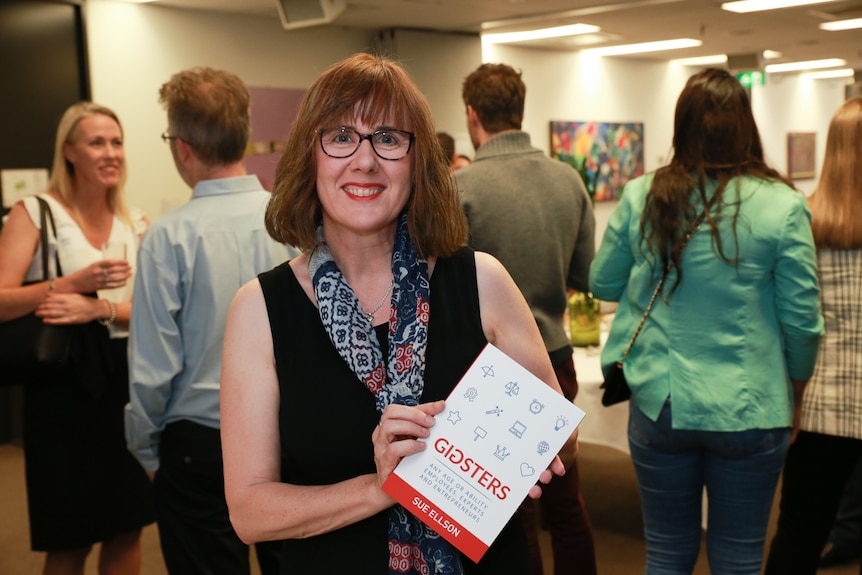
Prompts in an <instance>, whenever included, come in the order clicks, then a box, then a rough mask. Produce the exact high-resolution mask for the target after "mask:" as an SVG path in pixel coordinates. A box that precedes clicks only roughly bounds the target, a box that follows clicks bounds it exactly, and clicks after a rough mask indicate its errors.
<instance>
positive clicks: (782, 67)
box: [766, 58, 847, 74]
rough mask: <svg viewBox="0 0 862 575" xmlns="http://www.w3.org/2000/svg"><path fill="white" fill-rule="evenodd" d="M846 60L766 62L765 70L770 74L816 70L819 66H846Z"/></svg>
mask: <svg viewBox="0 0 862 575" xmlns="http://www.w3.org/2000/svg"><path fill="white" fill-rule="evenodd" d="M846 65H847V60H844V59H842V58H828V59H826V60H808V61H805V62H787V63H785V64H767V65H766V71H767V72H769V73H770V74H774V73H776V72H798V71H800V70H817V69H819V68H837V67H839V66H846Z"/></svg>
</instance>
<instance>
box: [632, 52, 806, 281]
mask: <svg viewBox="0 0 862 575" xmlns="http://www.w3.org/2000/svg"><path fill="white" fill-rule="evenodd" d="M742 176H751V177H755V178H764V179H771V180H779V181H782V182H784V183H785V184H787V185H788V186H790V187H791V188H792V187H793V185H792V184H791V183H790V181H789V180H787V179H786V178H784V177H783V176H782V175H781V174H779V173H778V171H776V170H775V169H773V168H770V167H769V166H768V165H767V164H766V161H765V160H764V156H763V145H762V144H761V141H760V133H759V132H758V130H757V124H756V123H755V121H754V114H753V113H752V110H751V102H750V100H749V98H748V94H747V92H746V91H745V89H744V88H743V87H742V85H740V83H739V81H738V80H737V79H736V78H735V77H734V76H732V75H731V74H730V73H729V72H728V71H727V70H721V69H718V68H707V69H705V70H702V71H700V72H698V73H697V74H694V75H693V76H692V77H690V78H689V79H688V82H686V85H685V87H684V88H683V90H682V92H681V93H680V96H679V99H678V100H677V104H676V113H675V115H674V134H673V157H672V159H671V162H670V164H668V165H667V166H664V167H662V168H659V169H658V170H657V171H656V173H655V177H654V178H653V181H652V185H651V186H650V191H649V193H648V194H647V197H646V203H645V205H644V211H643V214H641V222H640V228H641V235H642V237H643V238H644V240H645V242H646V246H647V248H648V250H649V251H650V252H652V253H655V254H657V255H658V256H659V257H660V258H661V263H662V268H663V269H664V268H665V267H666V266H667V265H668V264H670V263H672V264H673V265H674V266H675V267H676V269H677V277H676V281H675V283H674V285H673V286H672V288H671V290H670V293H673V290H674V289H676V287H677V286H678V285H679V282H680V281H682V274H683V271H682V268H681V267H680V258H681V255H682V252H681V250H680V244H681V242H680V239H681V238H682V236H684V235H685V234H686V233H687V232H688V231H689V230H688V228H689V226H690V225H691V224H692V222H694V221H695V220H696V219H697V217H698V216H700V212H701V210H703V209H704V208H703V207H704V206H706V207H709V208H713V211H712V212H710V211H709V210H707V214H706V217H705V219H704V224H706V225H708V226H709V228H710V233H711V235H712V243H713V247H714V249H715V252H716V254H717V255H718V257H719V258H721V259H722V260H724V261H726V262H731V263H734V264H735V263H736V262H737V255H734V256H733V257H731V256H729V255H728V254H727V252H726V248H725V246H724V245H723V243H722V240H721V234H720V233H719V229H718V217H719V216H720V215H721V211H722V208H723V207H724V206H725V205H726V204H731V205H735V206H736V209H735V212H734V213H733V216H732V217H733V225H732V228H733V237H734V241H736V227H737V218H738V217H739V201H740V198H739V182H737V185H736V186H735V187H734V189H733V191H732V192H731V193H735V197H733V198H732V199H730V200H731V201H728V199H729V198H726V197H725V196H726V195H727V193H728V183H729V182H730V181H731V180H733V179H734V178H740V177H742ZM713 185H714V191H711V192H709V191H708V189H713ZM696 198H697V199H699V200H700V202H699V205H698V202H695V201H694V200H695V199H696ZM735 249H738V245H737V246H736V248H735Z"/></svg>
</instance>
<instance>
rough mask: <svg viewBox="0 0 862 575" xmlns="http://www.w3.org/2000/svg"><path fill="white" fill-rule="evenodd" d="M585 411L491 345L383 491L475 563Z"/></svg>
mask: <svg viewBox="0 0 862 575" xmlns="http://www.w3.org/2000/svg"><path fill="white" fill-rule="evenodd" d="M584 415H585V414H584V412H583V411H582V410H581V409H579V408H578V407H576V406H575V405H574V404H572V403H571V402H570V401H568V400H566V398H565V397H563V396H562V395H560V394H559V393H557V392H555V391H554V390H553V389H551V388H550V387H548V386H547V385H546V384H545V382H543V381H542V380H541V379H539V378H537V377H536V376H535V375H533V374H532V373H530V372H529V371H527V370H526V369H525V368H524V367H523V366H521V365H520V364H518V363H517V362H516V361H515V360H513V359H512V358H510V357H509V356H507V355H506V354H505V353H503V352H502V351H500V350H499V349H497V348H496V347H494V346H493V345H491V344H488V345H487V346H486V347H485V349H484V350H483V351H482V353H480V354H479V356H478V357H477V358H476V361H475V362H474V363H473V365H472V366H470V369H468V370H467V372H466V373H465V374H464V377H462V378H461V381H460V382H458V385H457V386H456V387H455V389H453V390H452V393H451V394H450V395H449V397H448V398H447V399H446V408H445V409H444V410H443V412H441V413H440V414H439V415H437V421H436V423H435V424H434V427H432V428H431V435H430V436H429V437H428V438H427V439H425V440H424V441H425V442H426V444H427V445H426V448H425V450H424V451H422V452H421V453H417V454H414V455H411V456H408V457H405V458H404V459H402V460H401V463H399V464H398V466H397V467H396V468H395V470H394V471H393V473H392V474H391V475H390V476H389V478H388V479H387V480H386V482H385V483H384V484H383V489H384V490H385V491H386V492H387V493H388V494H389V495H390V496H391V497H392V498H393V499H395V500H396V501H398V502H399V503H400V504H401V505H403V506H404V507H405V508H406V509H407V510H408V511H410V512H411V513H413V514H414V515H415V516H416V517H418V518H419V519H420V520H421V521H423V522H424V523H425V524H427V525H429V526H430V527H431V528H432V529H434V530H435V531H436V532H437V533H439V534H440V535H441V536H442V537H444V538H445V539H446V540H448V541H449V542H450V543H452V544H453V545H454V546H455V547H456V548H457V549H459V550H460V551H461V552H462V553H464V554H465V555H466V556H467V557H469V558H470V559H472V560H473V561H476V562H478V561H479V560H480V559H481V558H482V556H483V555H484V554H485V552H486V551H487V550H488V547H490V546H491V544H492V543H493V542H494V540H495V539H496V538H497V536H498V535H499V534H500V531H502V529H503V527H504V526H505V525H506V523H507V522H508V521H509V519H510V518H511V517H512V515H513V514H514V513H515V511H517V509H518V506H519V505H520V504H521V503H522V502H523V501H524V499H525V498H526V497H527V494H528V492H529V491H530V487H532V486H533V485H535V484H536V483H537V482H538V480H539V474H540V473H541V472H542V471H544V470H545V469H546V468H547V467H548V465H550V463H551V461H552V460H553V458H554V455H556V454H557V452H559V450H560V449H561V448H562V447H563V445H564V444H565V442H566V440H567V439H568V438H569V436H570V435H571V434H572V432H573V431H574V429H575V428H576V427H577V426H578V425H579V424H580V423H581V420H582V419H583V418H584Z"/></svg>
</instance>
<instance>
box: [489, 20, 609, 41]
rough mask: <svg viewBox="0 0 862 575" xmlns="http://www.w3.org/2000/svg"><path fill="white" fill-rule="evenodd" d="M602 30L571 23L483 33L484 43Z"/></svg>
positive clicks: (555, 36)
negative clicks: (518, 30)
mask: <svg viewBox="0 0 862 575" xmlns="http://www.w3.org/2000/svg"><path fill="white" fill-rule="evenodd" d="M599 30H601V28H599V27H598V26H591V25H589V24H571V25H569V26H556V27H554V28H541V29H539V30H523V31H521V32H500V33H498V34H483V35H482V43H484V44H507V43H509V42H526V41H528V40H544V39H546V38H563V37H565V36H577V35H579V34H592V33H594V32H598V31H599Z"/></svg>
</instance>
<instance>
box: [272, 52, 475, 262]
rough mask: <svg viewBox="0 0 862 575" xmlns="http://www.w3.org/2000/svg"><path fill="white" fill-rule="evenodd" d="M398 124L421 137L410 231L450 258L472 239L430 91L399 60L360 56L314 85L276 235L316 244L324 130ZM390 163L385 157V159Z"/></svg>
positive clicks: (299, 124)
mask: <svg viewBox="0 0 862 575" xmlns="http://www.w3.org/2000/svg"><path fill="white" fill-rule="evenodd" d="M355 116H356V117H358V119H359V120H360V121H362V122H363V123H366V124H370V125H379V124H380V123H382V122H393V121H394V122H397V125H396V126H395V127H396V128H398V129H401V130H406V131H410V132H413V133H414V134H415V135H416V139H415V142H414V144H413V146H412V148H411V151H410V154H409V155H408V156H407V157H406V158H404V159H403V160H398V161H412V162H413V185H412V190H411V193H410V198H409V199H408V201H407V206H406V208H405V209H406V211H407V223H408V229H409V232H410V237H411V239H412V240H413V243H414V245H415V247H416V250H417V251H418V252H419V254H420V256H421V257H424V258H428V257H432V256H446V255H449V254H451V253H453V252H454V251H455V250H456V249H458V247H460V246H461V245H462V244H463V243H464V242H465V241H466V238H467V225H466V221H465V219H464V215H463V212H462V211H461V206H460V203H459V201H458V196H457V193H456V190H455V187H454V183H453V181H452V179H451V177H450V174H449V168H448V163H447V162H446V159H445V158H444V153H443V150H442V148H441V147H440V143H439V142H438V140H437V135H436V131H435V128H434V120H433V117H432V115H431V109H430V107H429V106H428V103H427V101H426V100H425V97H424V96H423V95H422V93H421V92H420V91H419V89H418V88H417V86H416V84H415V83H414V82H413V80H412V79H411V78H410V76H409V74H408V73H407V71H406V70H405V69H404V68H403V67H402V66H401V65H400V64H398V63H397V62H395V61H394V60H391V59H389V58H386V57H380V56H373V55H370V54H356V55H354V56H351V57H349V58H347V59H346V60H343V61H341V62H339V63H338V64H335V65H334V66H332V67H331V68H329V70H327V71H326V72H324V73H323V75H321V76H320V78H318V79H317V80H316V81H315V82H314V84H312V86H311V88H309V90H308V92H307V93H306V95H305V97H304V98H303V101H302V104H301V105H300V109H299V113H298V115H297V119H296V122H295V123H294V125H293V127H292V128H291V130H290V134H289V135H288V138H287V143H286V145H285V148H284V152H283V153H282V155H281V158H280V160H279V162H278V166H277V168H276V173H275V183H274V185H273V190H272V198H271V199H270V202H269V205H268V206H267V210H266V221H265V223H266V229H267V231H268V232H269V234H270V235H271V236H272V237H273V238H275V239H276V240H277V241H280V242H283V243H286V244H290V245H293V246H296V247H298V248H300V249H302V250H310V249H313V248H314V246H315V245H316V244H317V226H318V224H319V223H320V221H321V218H322V207H321V204H320V200H319V198H318V196H317V166H316V160H315V158H316V147H317V146H318V145H320V144H319V135H318V130H319V129H321V128H329V127H336V126H340V125H344V124H345V123H348V122H352V121H354V117H355ZM384 161H385V160H384Z"/></svg>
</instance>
